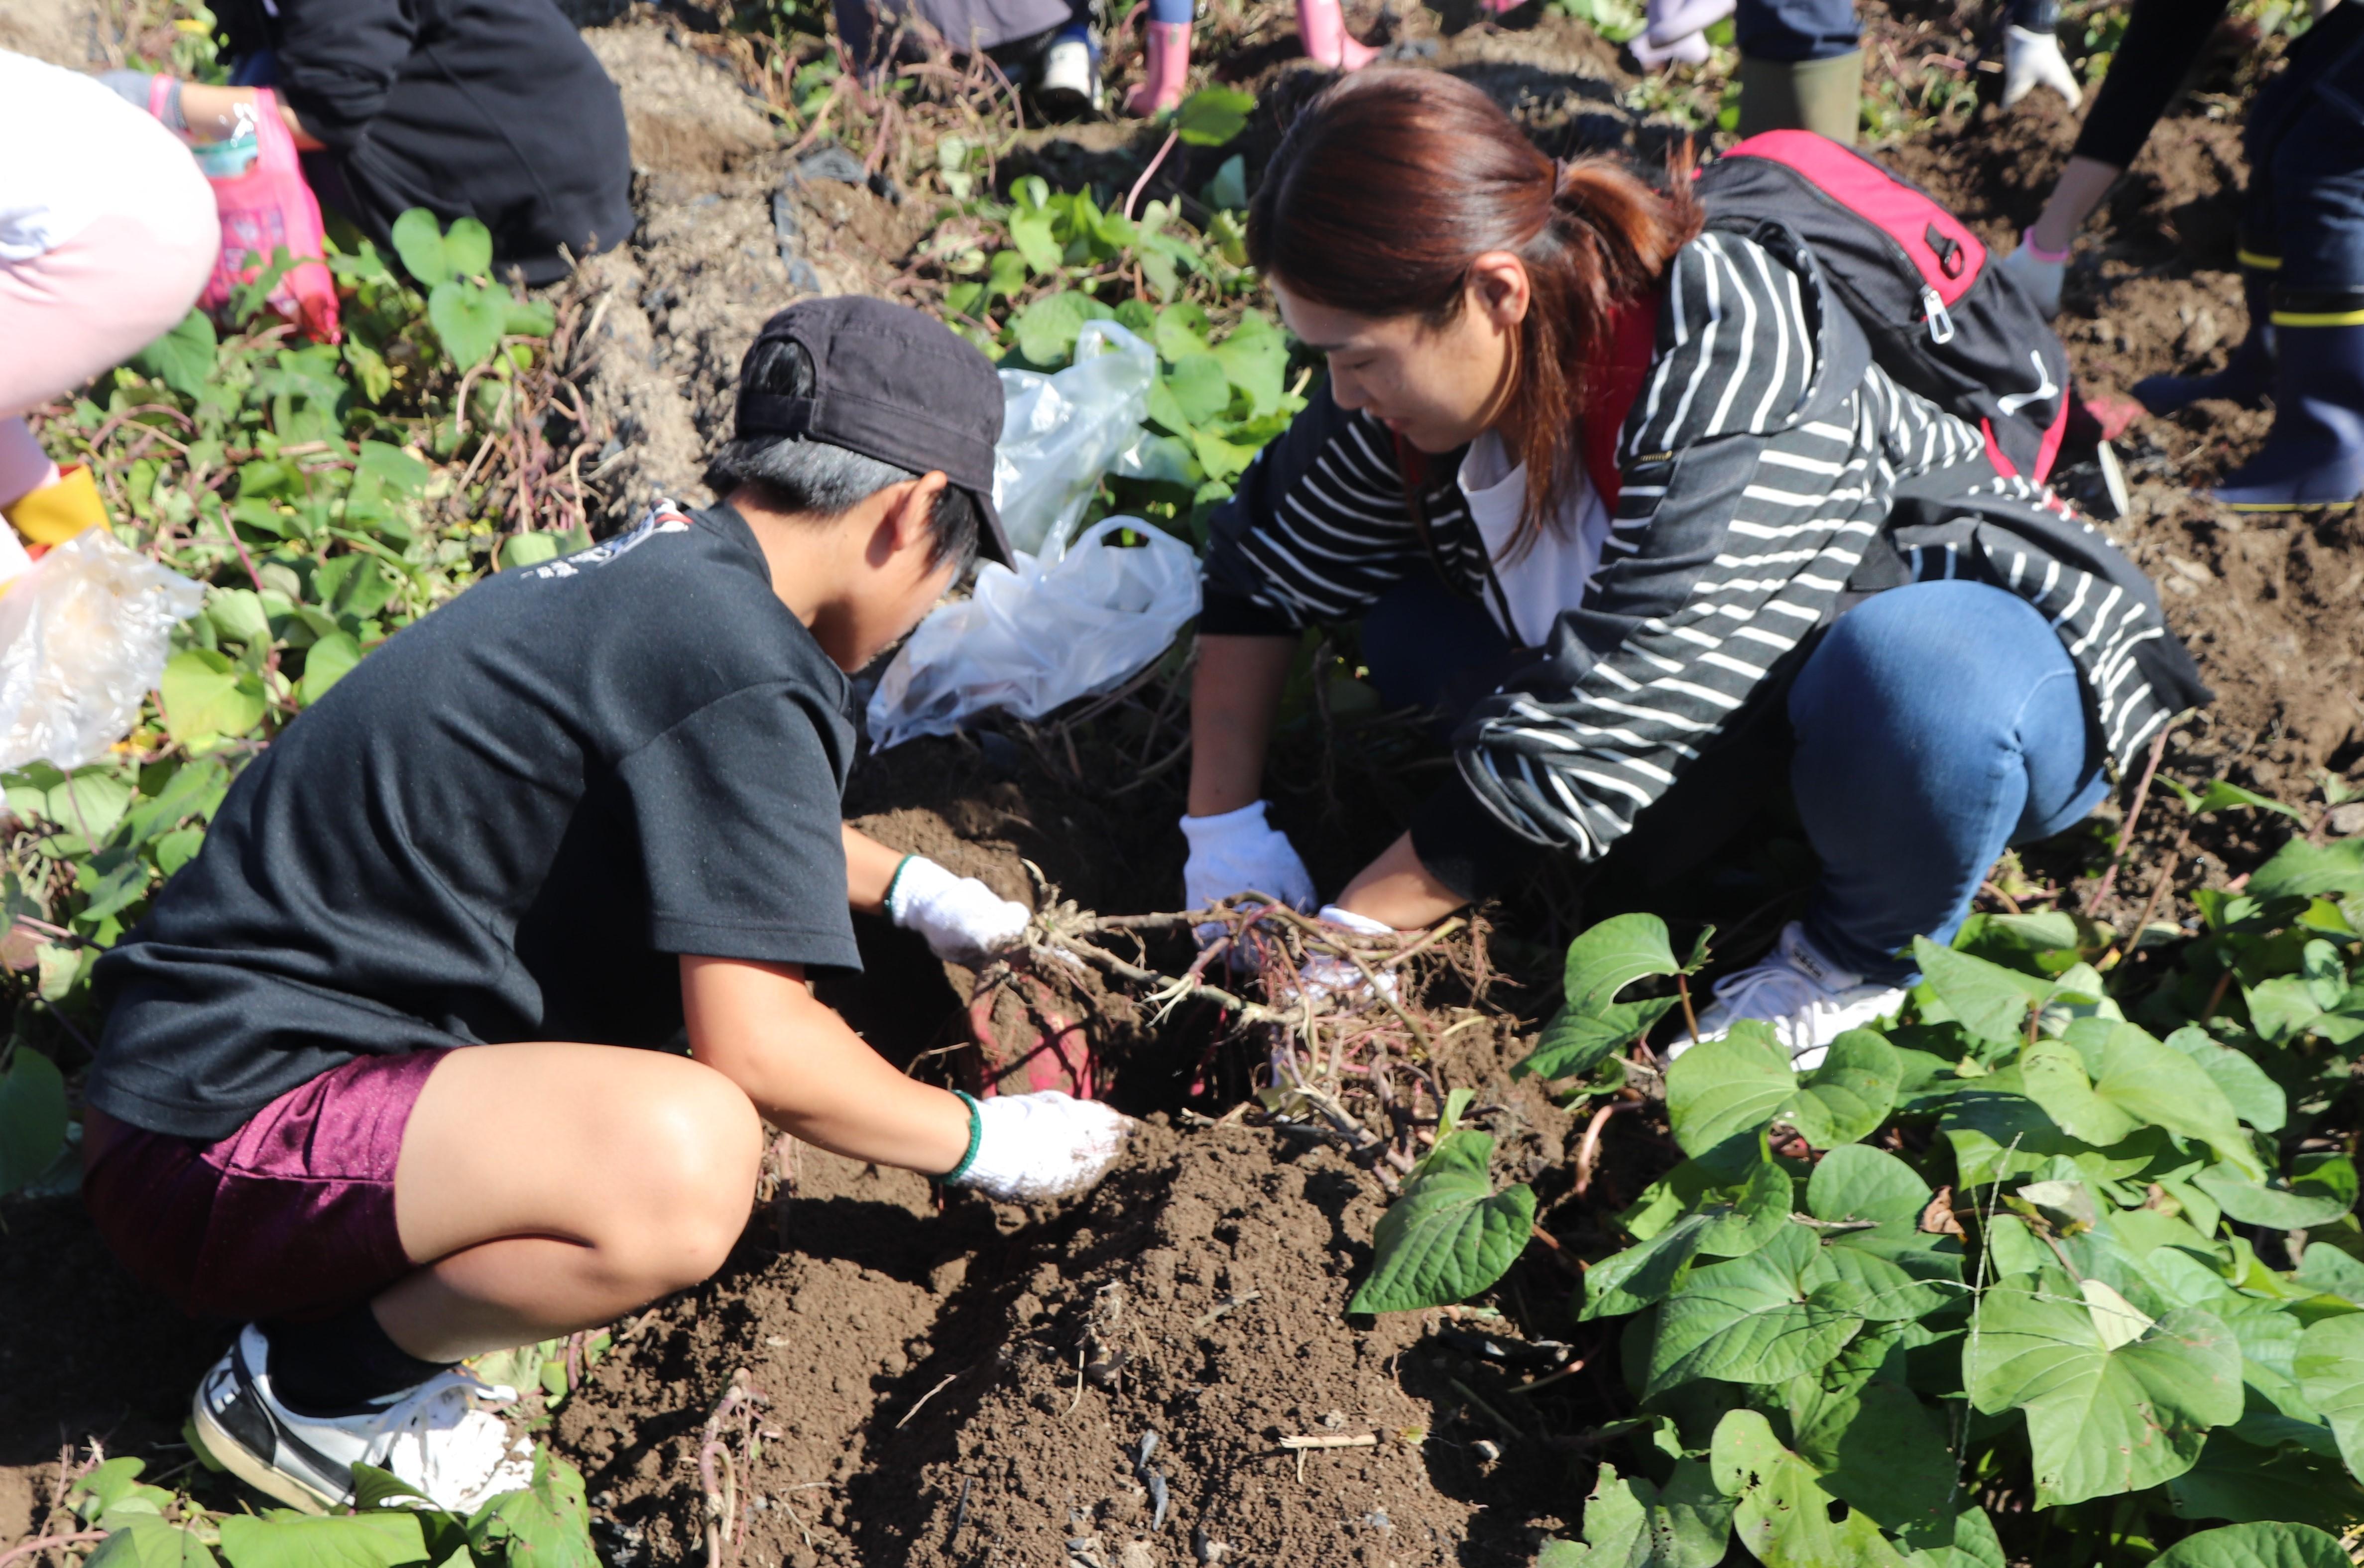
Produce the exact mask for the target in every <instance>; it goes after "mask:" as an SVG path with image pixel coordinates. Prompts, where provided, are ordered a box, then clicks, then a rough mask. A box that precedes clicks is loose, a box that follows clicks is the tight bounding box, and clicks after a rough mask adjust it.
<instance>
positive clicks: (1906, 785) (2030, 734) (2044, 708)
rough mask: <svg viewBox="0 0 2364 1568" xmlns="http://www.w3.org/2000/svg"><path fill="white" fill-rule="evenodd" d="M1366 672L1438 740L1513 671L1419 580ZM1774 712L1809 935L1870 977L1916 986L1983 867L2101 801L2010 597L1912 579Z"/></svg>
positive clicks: (1467, 605)
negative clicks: (1781, 729) (1813, 869)
mask: <svg viewBox="0 0 2364 1568" xmlns="http://www.w3.org/2000/svg"><path fill="white" fill-rule="evenodd" d="M1363 659H1364V662H1365V664H1366V666H1368V667H1369V669H1370V672H1371V683H1372V684H1373V685H1374V686H1376V687H1377V689H1378V691H1379V695H1380V697H1381V699H1382V700H1384V701H1385V702H1386V703H1387V704H1388V706H1389V707H1391V708H1397V707H1423V708H1430V709H1435V710H1439V711H1443V712H1444V713H1445V714H1446V715H1448V717H1447V718H1446V719H1445V721H1444V722H1445V723H1446V724H1447V725H1450V724H1451V723H1452V722H1455V716H1457V715H1458V714H1459V713H1460V712H1461V711H1464V710H1466V708H1467V707H1468V705H1469V704H1470V702H1472V701H1474V700H1476V699H1477V698H1478V697H1481V696H1484V695H1485V694H1486V693H1487V692H1489V691H1490V690H1491V689H1492V680H1493V679H1494V678H1500V676H1501V675H1503V674H1507V673H1508V671H1509V669H1510V668H1511V666H1512V665H1513V664H1514V662H1515V661H1514V659H1513V657H1512V655H1511V649H1510V646H1509V644H1508V643H1507V642H1506V641H1505V640H1504V638H1503V636H1502V634H1501V633H1500V631H1499V630H1497V629H1496V627H1495V625H1494V622H1493V621H1492V619H1491V618H1490V617H1489V616H1488V615H1487V613H1486V612H1485V610H1484V609H1483V608H1482V607H1480V606H1478V605H1476V604H1474V603H1471V602H1469V601H1467V600H1465V599H1455V598H1454V597H1453V596H1452V595H1451V594H1450V593H1449V592H1448V591H1447V590H1446V589H1445V588H1443V587H1442V586H1441V585H1440V584H1439V583H1437V581H1436V580H1435V579H1434V578H1433V577H1431V576H1428V575H1426V574H1422V576H1421V577H1418V578H1416V579H1414V580H1411V581H1408V582H1406V583H1403V584H1401V585H1399V587H1397V588H1394V589H1391V590H1390V591H1389V592H1388V594H1387V595H1385V596H1384V597H1383V598H1381V599H1380V600H1379V602H1378V603H1377V605H1375V606H1373V607H1372V610H1371V612H1370V614H1369V615H1368V616H1367V617H1366V619H1365V620H1364V622H1363ZM1788 706H1789V720H1790V730H1791V733H1792V735H1793V737H1794V747H1793V750H1792V752H1791V757H1790V789H1791V791H1792V793H1793V795H1794V796H1795V799H1796V802H1797V808H1798V815H1799V817H1800V819H1801V821H1802V822H1803V823H1805V828H1806V837H1807V840H1808V842H1810V843H1811V844H1812V846H1813V848H1814V853H1815V854H1816V855H1817V856H1819V857H1821V859H1822V864H1823V870H1822V877H1821V879H1820V880H1819V881H1818V882H1817V883H1816V885H1815V888H1814V892H1813V897H1812V902H1810V903H1809V905H1808V908H1807V912H1806V934H1807V935H1808V936H1810V937H1811V938H1812V941H1813V943H1814V946H1817V947H1819V948H1820V949H1822V951H1823V953H1824V954H1826V955H1828V956H1829V957H1830V958H1832V959H1833V960H1834V961H1835V962H1837V963H1839V964H1841V965H1844V966H1845V967H1846V968H1847V969H1854V970H1856V971H1857V972H1858V973H1860V974H1862V975H1863V976H1864V977H1865V978H1866V979H1867V980H1883V981H1896V980H1904V979H1906V978H1908V977H1909V976H1911V975H1912V973H1913V967H1912V963H1911V962H1910V961H1909V959H1901V958H1897V957H1896V955H1897V954H1898V953H1899V952H1900V951H1905V950H1909V949H1910V948H1911V946H1912V938H1913V937H1915V936H1922V935H1925V936H1928V937H1930V938H1932V939H1933V940H1935V941H1938V942H1949V941H1951V940H1952V939H1953V936H1954V933H1955V932H1956V931H1957V930H1959V929H1960V927H1961V924H1962V920H1963V917H1964V916H1966V915H1967V914H1968V913H1969V908H1970V899H1971V897H1972V895H1973V894H1975V893H1976V892H1977V891H1978V890H1979V882H1980V880H1981V879H1984V878H1985V876H1986V874H1987V869H1988V868H1989V867H1990V866H1992V865H1993V864H1994V861H1995V857H1997V856H1999V855H2001V854H2002V852H2003V850H2004V849H2006V848H2007V847H2009V846H2012V845H2015V844H2029V843H2033V842H2035V840H2037V839H2040V838H2048V837H2050V836H2051V835H2052V834H2057V833H2059V832H2062V831H2063V830H2065V829H2067V828H2069V827H2070V826H2072V825H2073V824H2075V823H2077V822H2078V821H2079V820H2080V819H2081V818H2082V817H2084V816H2085V814H2086V813H2087V812H2091V810H2092V809H2093V807H2094V805H2095V804H2096V803H2098V802H2099V801H2101V799H2102V795H2103V794H2104V793H2105V792H2106V790H2107V785H2106V783H2105V782H2104V780H2103V778H2102V769H2101V762H2100V757H2099V754H2098V751H2097V750H2096V748H2094V747H2093V746H2092V745H2091V734H2090V731H2089V728H2088V724H2087V721H2086V716H2085V697H2084V690H2083V687H2082V683H2081V681H2080V679H2079V677H2078V674H2077V666H2075V665H2074V664H2073V663H2071V662H2070V660H2069V651H2068V650H2067V649H2066V648H2064V647H2062V646H2061V645H2060V639H2059V638H2058V636H2057V635H2056V634H2055V633H2053V630H2052V628H2051V626H2050V625H2049V624H2048V623H2047V622H2046V621H2045V619H2044V617H2043V616H2042V615H2041V614H2039V613H2037V612H2036V610H2035V609H2034V608H2032V607H2031V606H2030V605H2029V604H2028V603H2027V602H2026V601H2025V600H2024V599H2020V598H2019V597H2017V596H2016V595H2014V594H2011V593H2006V592H2005V591H2003V590H2002V588H1990V587H1988V586H1987V585H1986V584H1983V583H1973V582H1962V581H1952V582H1929V583H1912V584H1909V585H1907V586H1906V587H1903V588H1891V589H1890V590H1889V591H1887V592H1885V593H1881V594H1877V595H1874V596H1873V597H1872V598H1870V599H1867V600H1865V601H1864V602H1863V603H1861V604H1859V605H1857V607H1856V608H1854V609H1853V610H1849V611H1847V612H1846V613H1845V615H1843V616H1841V617H1840V618H1839V619H1838V621H1837V622H1834V624H1833V625H1832V626H1831V628H1830V629H1829V630H1828V631H1827V632H1825V633H1823V639H1822V641H1821V642H1820V643H1819V644H1816V645H1815V648H1814V650H1813V652H1812V654H1811V655H1808V657H1807V659H1806V662H1805V664H1804V666H1802V667H1801V669H1800V670H1799V672H1798V675H1797V678H1796V679H1795V680H1794V681H1793V682H1792V683H1791V685H1790V693H1789V703H1788ZM1676 788H1678V789H1680V788H1681V784H1680V783H1678V785H1677V786H1676ZM1664 804H1665V802H1664V801H1660V802H1658V806H1663V805H1664ZM1652 809H1653V810H1656V809H1658V807H1656V806H1654V807H1653V808H1652ZM1638 826H1639V824H1637V829H1638Z"/></svg>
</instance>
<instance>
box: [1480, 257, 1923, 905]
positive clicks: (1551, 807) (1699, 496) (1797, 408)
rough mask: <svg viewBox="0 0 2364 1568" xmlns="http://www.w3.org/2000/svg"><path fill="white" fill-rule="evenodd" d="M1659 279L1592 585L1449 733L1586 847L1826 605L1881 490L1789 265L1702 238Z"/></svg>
mask: <svg viewBox="0 0 2364 1568" xmlns="http://www.w3.org/2000/svg"><path fill="white" fill-rule="evenodd" d="M1670 281H1671V285H1672V286H1671V288H1670V292H1669V297H1668V300H1667V307H1666V308H1665V310H1664V311H1663V312H1662V314H1661V316H1660V319H1659V345H1658V353H1657V356H1656V361H1655V363H1654V364H1653V367H1652V371H1651V375H1650V376H1649V378H1648V379H1647V380H1646V381H1645V383H1644V386H1643V390H1642V392H1641V393H1640V394H1639V395H1638V396H1637V398H1636V399H1635V403H1634V409H1633V411H1632V412H1631V413H1630V414H1629V415H1628V417H1627V421H1626V427H1625V430H1624V431H1623V432H1622V435H1621V439H1620V450H1621V453H1622V454H1623V461H1622V472H1623V477H1624V485H1623V488H1622V493H1621V495H1620V497H1619V500H1618V507H1617V513H1616V516H1615V517H1614V518H1613V519H1612V521H1611V535H1610V539H1609V542H1608V543H1607V544H1606V546H1605V547H1604V548H1603V551H1602V556H1601V569H1600V574H1599V576H1598V577H1596V578H1595V579H1594V584H1593V589H1592V591H1591V592H1590V593H1589V594H1587V595H1586V596H1585V600H1584V602H1583V604H1582V605H1581V606H1579V607H1578V608H1575V609H1572V610H1568V611H1566V612H1564V613H1563V614H1562V616H1561V617H1560V620H1559V622H1558V625H1557V627H1556V629H1555V633H1554V641H1553V644H1552V645H1551V646H1550V647H1549V648H1548V649H1547V650H1546V652H1547V654H1548V655H1550V657H1549V659H1548V661H1547V662H1546V663H1545V664H1544V665H1543V666H1538V667H1537V668H1536V669H1535V670H1533V671H1531V672H1529V673H1528V674H1527V675H1526V676H1523V677H1522V678H1519V679H1518V680H1515V681H1513V682H1512V683H1511V686H1510V687H1509V688H1506V689H1504V690H1502V691H1500V693H1498V694H1497V695H1495V696H1494V697H1492V698H1490V699H1489V700H1487V701H1486V702H1484V703H1482V704H1480V705H1479V706H1478V709H1477V710H1476V711H1474V712H1473V714H1472V716H1471V719H1470V721H1469V722H1468V723H1467V724H1466V725H1465V726H1464V728H1463V730H1462V732H1461V734H1460V735H1459V736H1458V737H1457V738H1456V741H1455V760H1456V762H1457V764H1458V767H1459V771H1460V775H1461V780H1462V783H1463V784H1464V785H1465V786H1466V789H1467V790H1469V792H1470V793H1471V794H1472V795H1474V796H1475V797H1476V799H1477V800H1478V801H1479V802H1480V803H1482V805H1483V806H1484V807H1485V808H1486V809H1487V810H1488V811H1489V812H1491V813H1492V815H1493V816H1494V818H1495V819H1496V820H1497V821H1498V822H1500V823H1501V825H1503V826H1504V827H1506V828H1508V829H1509V830H1510V831H1511V832H1512V833H1514V834H1517V835H1518V836H1519V837H1520V838H1522V839H1525V840H1528V841H1530V842H1533V843H1539V844H1545V845H1550V846H1555V847H1558V848H1561V849H1564V850H1567V851H1568V852H1571V853H1573V854H1575V855H1577V856H1578V857H1581V858H1584V859H1593V858H1597V857H1600V855H1602V854H1604V853H1605V852H1606V851H1607V850H1608V848H1609V846H1611V845H1612V844H1613V843H1615V842H1616V841H1617V840H1618V839H1619V838H1622V836H1624V834H1626V833H1627V832H1628V831H1629V830H1630V829H1631V827H1632V825H1633V823H1634V817H1635V816H1636V815H1637V814H1639V813H1640V812H1642V811H1643V810H1644V809H1645V808H1646V807H1647V806H1649V805H1650V804H1651V803H1652V802H1653V801H1656V800H1657V798H1658V797H1659V796H1660V795H1662V794H1664V793H1665V792H1666V790H1667V789H1668V788H1669V787H1670V786H1671V785H1672V784H1673V783H1674V781H1675V779H1676V778H1678V776H1679V775H1680V774H1681V772H1682V771H1683V769H1684V768H1686V767H1689V765H1690V764H1691V763H1692V762H1693V761H1695V760H1696V759H1697V758H1698V757H1699V756H1700V754H1701V751H1702V750H1703V749H1704V748H1706V747H1707V746H1709V745H1712V744H1713V743H1714V742H1715V740H1716V739H1717V737H1718V736H1719V735H1720V734H1722V733H1723V730H1724V729H1725V727H1726V726H1727V725H1728V724H1730V723H1731V722H1732V721H1733V720H1734V718H1735V717H1736V716H1737V715H1738V714H1739V713H1740V711H1741V710H1742V709H1743V708H1744V707H1745V706H1746V704H1747V703H1748V701H1749V700H1750V699H1751V697H1752V695H1753V694H1754V693H1755V691H1756V689H1757V687H1758V686H1760V685H1761V684H1762V683H1763V682H1764V681H1766V680H1767V678H1768V677H1769V676H1771V674H1772V673H1773V672H1774V670H1775V669H1776V668H1777V667H1778V666H1781V665H1782V663H1783V661H1785V660H1787V659H1789V658H1790V656H1791V655H1793V654H1795V653H1796V652H1797V651H1798V650H1799V648H1800V646H1801V642H1802V641H1803V639H1804V638H1805V637H1806V636H1807V635H1808V634H1809V633H1812V631H1813V629H1814V628H1815V627H1816V626H1817V625H1819V624H1820V623H1821V622H1822V621H1823V619H1824V618H1825V616H1826V615H1827V614H1829V613H1830V612H1831V610H1832V608H1833V606H1834V602H1835V600H1836V599H1837V597H1838V595H1839V593H1840V592H1841V591H1842V590H1843V589H1844V588H1845V584H1846V580H1847V577H1848V576H1849V575H1850V574H1851V573H1852V572H1853V570H1854V569H1855V566H1856V565H1857V563H1858V562H1859V561H1860V560H1861V558H1862V555H1863V551H1864V548H1865V543H1866V541H1867V540H1868V539H1869V537H1870V536H1871V535H1872V534H1873V533H1875V532H1877V530H1878V527H1879V512H1880V510H1881V508H1882V503H1883V500H1884V495H1885V489H1886V466H1885V464H1884V462H1883V461H1882V453H1881V443H1880V440H1879V429H1878V426H1877V423H1876V421H1875V420H1874V419H1873V417H1872V413H1871V409H1870V408H1869V405H1868V400H1867V399H1866V398H1865V397H1864V396H1863V395H1862V391H1861V388H1860V386H1859V385H1858V386H1851V387H1849V388H1848V389H1847V390H1845V392H1843V393H1839V392H1837V391H1836V389H1835V387H1833V388H1823V387H1822V386H1819V383H1820V382H1821V380H1822V379H1823V375H1824V373H1825V371H1826V370H1829V369H1831V368H1832V367H1830V366H1827V365H1826V364H1824V359H1825V357H1826V356H1825V354H1824V353H1823V348H1824V346H1825V345H1824V342H1823V335H1822V334H1821V333H1820V332H1819V331H1818V330H1817V325H1818V324H1817V322H1816V320H1815V319H1814V315H1813V312H1812V310H1810V308H1809V307H1808V295H1807V293H1806V291H1805V289H1804V287H1803V286H1801V280H1800V278H1799V274H1797V273H1796V272H1794V271H1792V270H1791V269H1790V268H1788V267H1786V266H1782V265H1780V264H1779V263H1776V262H1774V261H1773V260H1772V259H1771V258H1770V257H1769V256H1767V253H1766V252H1765V251H1764V250H1763V249H1762V248H1761V247H1759V246H1757V245H1755V244H1752V243H1749V242H1748V241H1741V240H1736V239H1734V238H1732V237H1730V236H1720V235H1714V234H1711V235H1708V236H1705V237H1703V238H1702V239H1701V241H1698V242H1697V243H1695V244H1693V245H1691V246H1689V247H1688V248H1686V249H1685V250H1684V251H1683V252H1681V254H1680V256H1679V257H1678V262H1677V265H1676V269H1675V272H1674V274H1673V277H1672V279H1671V280H1670ZM1861 368H1862V367H1861V365H1860V364H1857V365H1856V366H1854V367H1853V369H1854V370H1855V371H1856V372H1857V374H1858V375H1859V372H1860V369H1861ZM1848 369H1849V367H1847V366H1844V365H1842V366H1838V367H1836V372H1837V374H1840V375H1845V372H1846V371H1847V370H1848ZM1848 379H1854V377H1852V376H1849V377H1848Z"/></svg>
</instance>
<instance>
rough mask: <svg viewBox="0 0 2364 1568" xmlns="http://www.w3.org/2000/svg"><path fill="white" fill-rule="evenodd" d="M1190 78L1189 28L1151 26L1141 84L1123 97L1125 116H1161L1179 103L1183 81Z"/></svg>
mask: <svg viewBox="0 0 2364 1568" xmlns="http://www.w3.org/2000/svg"><path fill="white" fill-rule="evenodd" d="M1189 74H1190V24H1189V23H1188V22H1152V23H1150V24H1149V43H1148V47H1147V50H1146V52H1145V54H1144V55H1143V60H1142V63H1141V81H1140V83H1139V84H1137V85H1135V86H1134V88H1133V89H1132V92H1130V93H1127V94H1126V95H1124V112H1125V113H1127V114H1129V115H1138V116H1139V117H1140V118H1143V119H1147V118H1149V117H1150V116H1152V115H1162V114H1164V113H1165V111H1166V110H1168V109H1170V108H1172V107H1173V106H1175V105H1176V104H1178V103H1180V102H1181V101H1182V88H1183V85H1184V82H1185V78H1187V77H1188V75H1189Z"/></svg>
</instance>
